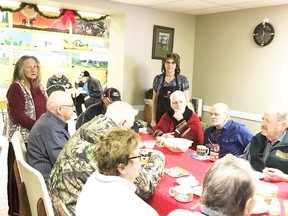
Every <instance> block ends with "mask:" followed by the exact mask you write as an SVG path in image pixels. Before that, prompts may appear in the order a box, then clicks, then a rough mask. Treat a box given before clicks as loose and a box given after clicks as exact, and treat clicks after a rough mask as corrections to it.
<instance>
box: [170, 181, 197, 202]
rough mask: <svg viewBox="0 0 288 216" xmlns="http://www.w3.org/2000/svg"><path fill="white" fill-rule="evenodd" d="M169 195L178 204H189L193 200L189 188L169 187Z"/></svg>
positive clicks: (191, 190)
mask: <svg viewBox="0 0 288 216" xmlns="http://www.w3.org/2000/svg"><path fill="white" fill-rule="evenodd" d="M169 194H170V196H173V197H174V199H175V200H177V201H179V202H191V201H192V200H193V189H192V188H191V187H189V186H183V185H177V186H175V187H170V188H169Z"/></svg>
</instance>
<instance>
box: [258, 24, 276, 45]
mask: <svg viewBox="0 0 288 216" xmlns="http://www.w3.org/2000/svg"><path fill="white" fill-rule="evenodd" d="M274 35H275V31H274V28H273V26H272V25H271V24H270V23H267V22H262V23H260V24H258V25H257V26H256V27H255V29H254V32H253V38H254V41H255V43H256V44H258V45H259V46H266V45H268V44H269V43H271V41H272V40H273V38H274Z"/></svg>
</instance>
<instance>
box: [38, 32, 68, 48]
mask: <svg viewBox="0 0 288 216" xmlns="http://www.w3.org/2000/svg"><path fill="white" fill-rule="evenodd" d="M62 38H63V37H62V35H59V34H58V35H55V34H47V33H46V34H44V33H33V46H34V47H37V48H50V49H56V50H60V49H62V48H63V44H62Z"/></svg>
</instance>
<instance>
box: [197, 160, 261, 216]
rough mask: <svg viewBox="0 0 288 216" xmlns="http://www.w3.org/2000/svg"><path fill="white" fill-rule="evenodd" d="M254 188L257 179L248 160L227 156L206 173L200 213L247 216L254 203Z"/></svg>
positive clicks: (218, 215)
mask: <svg viewBox="0 0 288 216" xmlns="http://www.w3.org/2000/svg"><path fill="white" fill-rule="evenodd" d="M255 191H256V179H255V177H254V176H253V170H252V169H251V166H250V165H249V163H248V162H247V161H245V160H244V159H241V158H237V157H235V156H232V155H226V156H225V157H223V158H221V159H219V160H217V161H216V162H215V163H214V164H213V165H212V166H211V167H210V168H209V170H208V172H207V173H206V174H205V177H204V181H203V190H202V194H201V209H202V212H203V213H204V214H205V215H213V216H223V215H227V216H249V215H250V214H251V212H252V210H253V208H254V206H255V203H256V198H255V196H254V194H255Z"/></svg>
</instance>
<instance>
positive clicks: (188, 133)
mask: <svg viewBox="0 0 288 216" xmlns="http://www.w3.org/2000/svg"><path fill="white" fill-rule="evenodd" d="M176 130H177V132H176ZM171 132H173V135H174V137H182V138H186V139H189V140H192V141H193V145H192V147H191V148H192V149H194V150H196V147H197V145H199V144H203V141H204V135H203V130H202V126H201V122H200V120H199V118H198V116H197V115H196V114H195V113H193V114H192V116H191V117H190V119H189V120H188V121H187V122H186V121H185V120H184V119H182V120H180V121H179V122H178V123H177V124H176V125H175V124H174V123H173V121H172V120H171V118H170V117H169V115H168V114H167V113H165V114H164V115H163V116H162V118H161V119H160V121H159V122H158V123H157V125H156V126H155V127H154V128H153V136H159V135H162V134H163V133H171Z"/></svg>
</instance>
